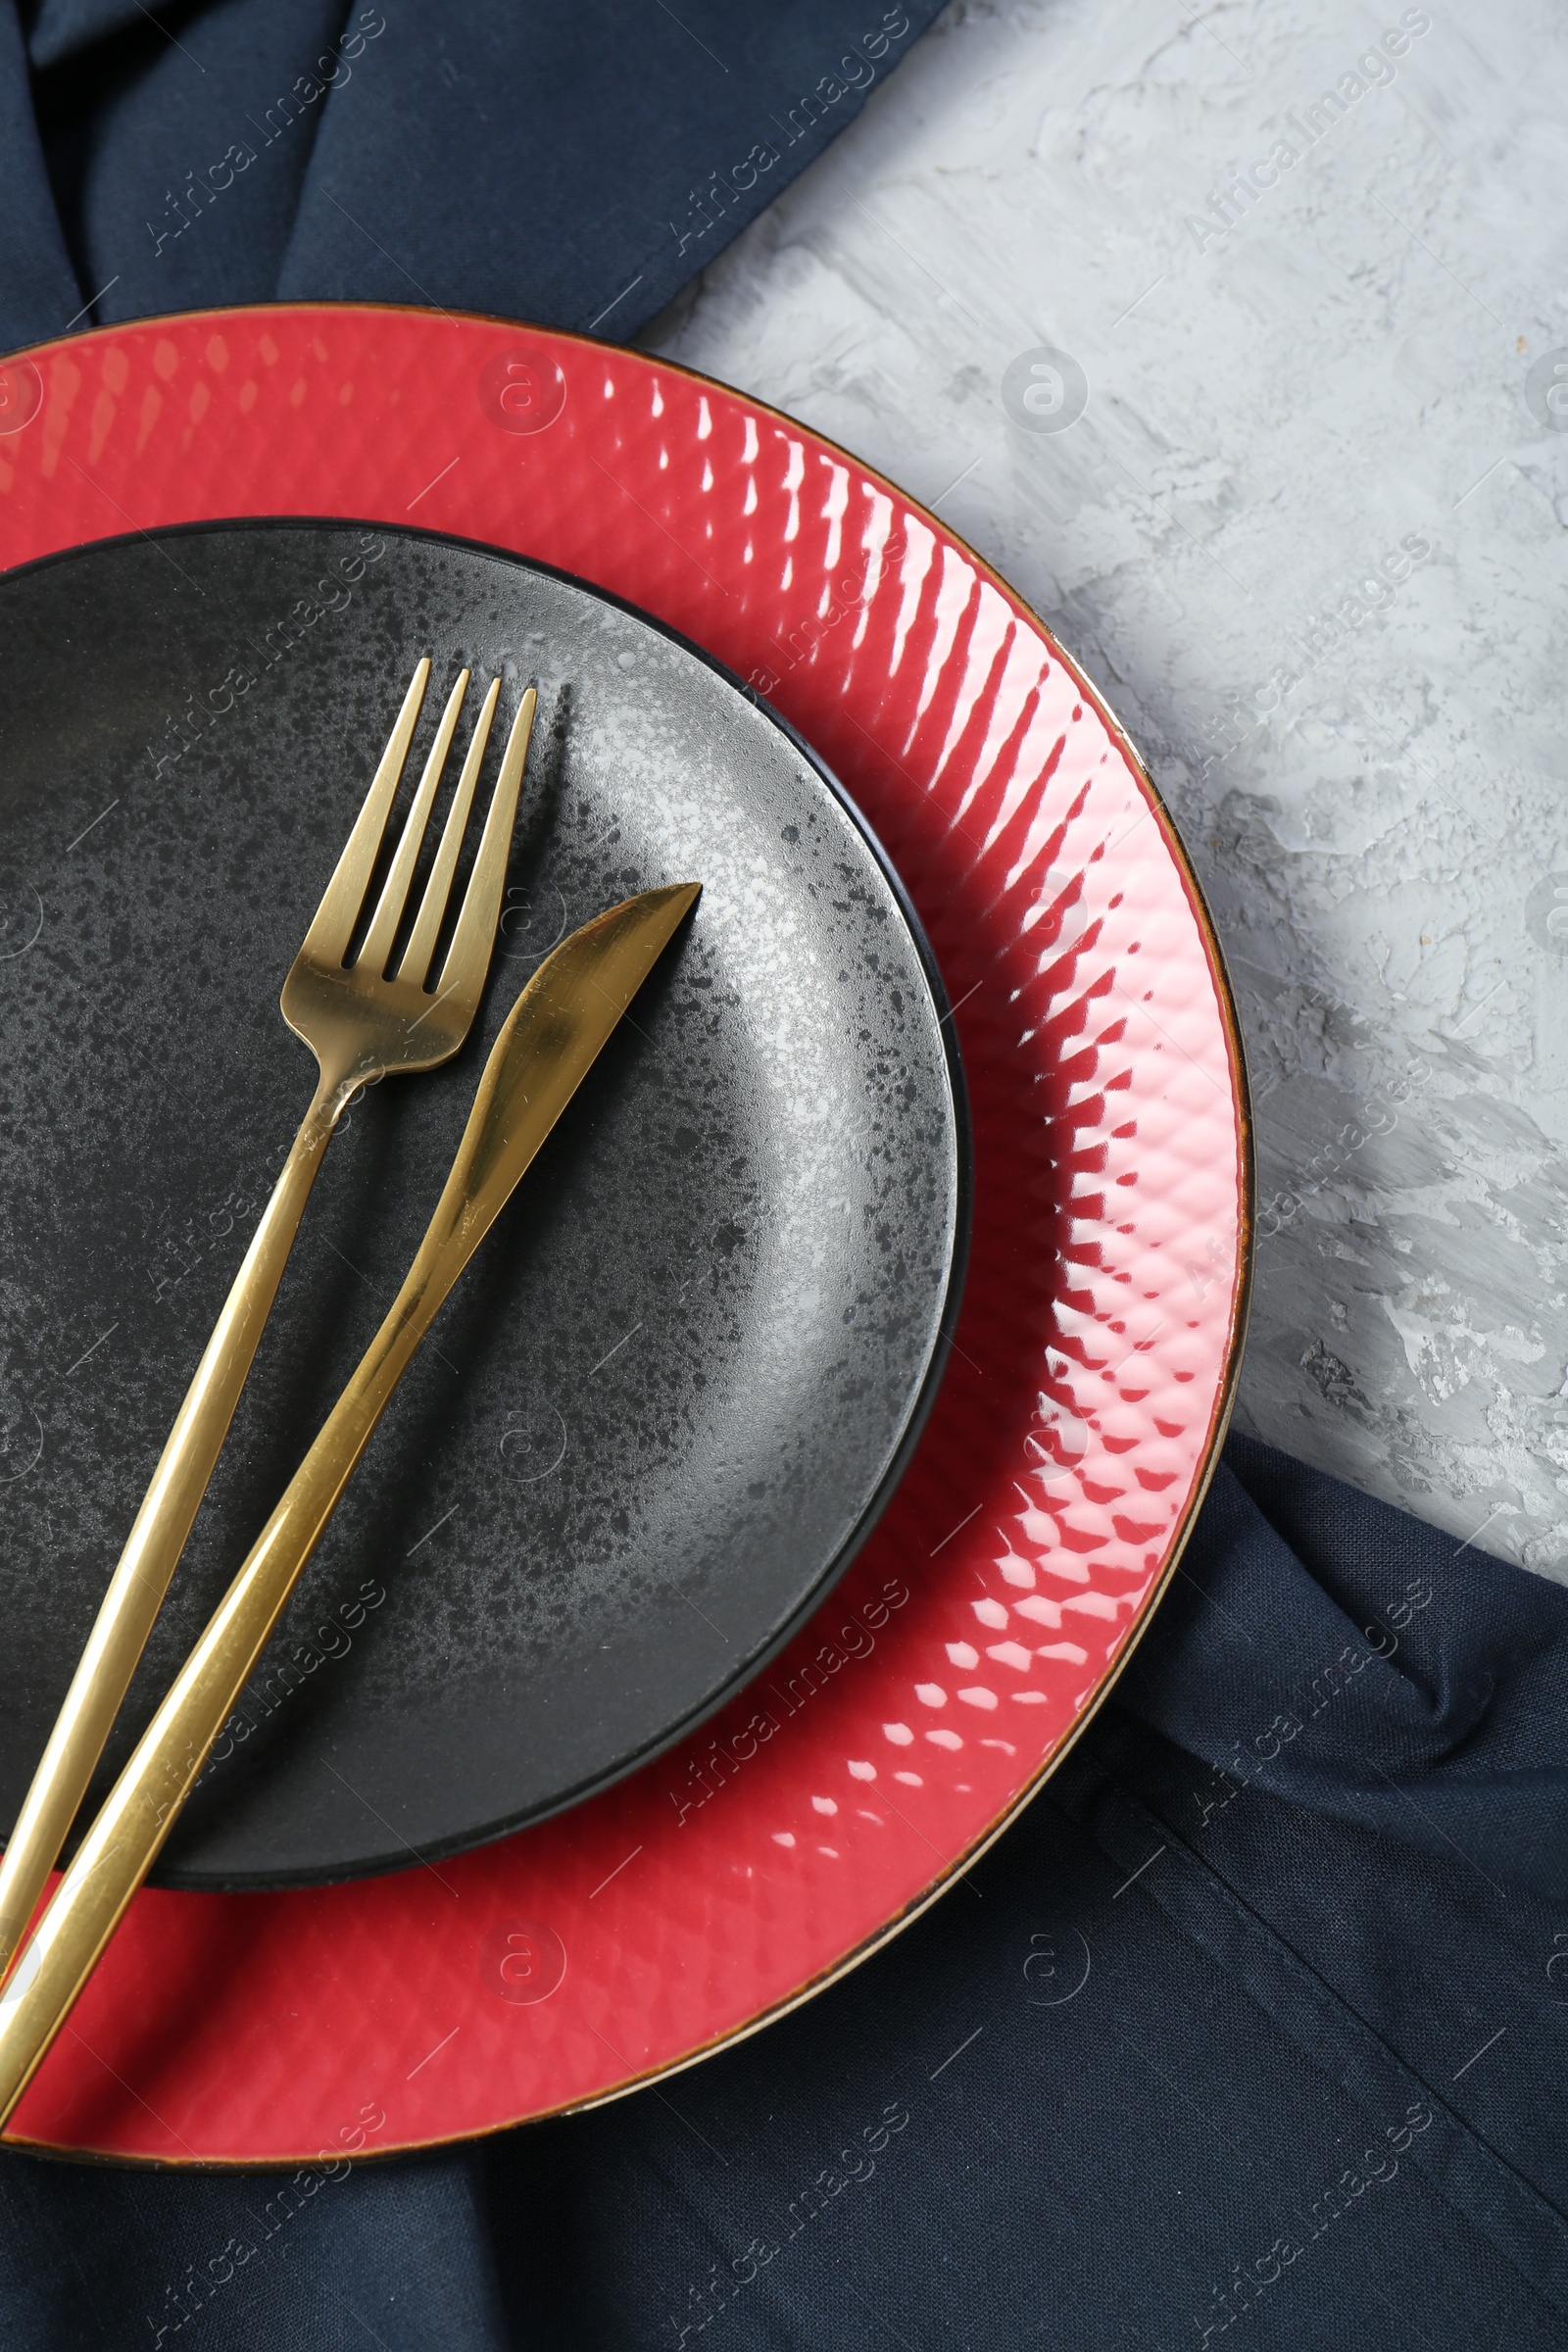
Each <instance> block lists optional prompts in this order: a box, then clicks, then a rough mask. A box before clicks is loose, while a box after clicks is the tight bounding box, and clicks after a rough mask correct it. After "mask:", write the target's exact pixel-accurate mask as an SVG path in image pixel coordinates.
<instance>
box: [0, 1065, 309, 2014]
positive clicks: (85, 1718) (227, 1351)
mask: <svg viewBox="0 0 1568 2352" xmlns="http://www.w3.org/2000/svg"><path fill="white" fill-rule="evenodd" d="M342 1097H343V1089H342V1087H341V1086H332V1087H328V1085H327V1084H326V1083H325V1082H324V1081H323V1083H322V1084H321V1085H320V1086H319V1087H318V1089H317V1093H316V1099H315V1101H314V1102H313V1103H312V1104H311V1107H310V1109H309V1110H308V1111H307V1112H306V1114H305V1118H304V1121H303V1122H302V1124H301V1127H300V1131H299V1133H298V1134H297V1135H296V1137H295V1138H294V1142H293V1145H292V1147H291V1149H290V1152H289V1154H288V1157H287V1159H286V1160H285V1161H284V1163H283V1168H282V1172H281V1174H280V1175H279V1177H278V1179H277V1182H276V1184H275V1185H274V1186H273V1188H272V1196H271V1199H270V1201H268V1203H267V1206H266V1208H265V1209H264V1210H263V1212H262V1219H261V1223H260V1224H259V1225H258V1226H257V1228H256V1231H255V1233H254V1234H253V1235H252V1237H251V1245H250V1248H249V1249H248V1250H246V1252H245V1258H244V1262H243V1264H242V1265H241V1267H240V1270H239V1272H238V1274H236V1276H235V1277H234V1282H233V1287H232V1288H231V1290H230V1291H229V1294H228V1297H227V1298H226V1299H225V1300H224V1301H223V1309H222V1312H221V1315H220V1316H219V1318H218V1321H217V1323H216V1324H215V1325H214V1327H213V1335H212V1337H211V1339H210V1340H209V1341H208V1343H207V1346H206V1348H205V1349H204V1351H203V1354H202V1360H201V1362H200V1363H199V1364H198V1366H197V1367H196V1375H195V1378H194V1379H193V1380H192V1382H191V1384H190V1387H189V1388H188V1389H187V1390H186V1392H185V1399H184V1402H183V1403H182V1404H181V1406H180V1408H179V1412H178V1414H177V1416H176V1417H175V1421H174V1426H173V1428H172V1430H171V1431H170V1433H169V1439H168V1443H167V1444H166V1445H165V1446H164V1450H163V1452H162V1454H161V1455H160V1456H159V1460H158V1467H157V1469H156V1470H155V1471H154V1473H153V1478H152V1484H151V1485H150V1486H149V1488H148V1489H147V1492H146V1494H145V1495H143V1497H142V1502H141V1508H140V1509H139V1510H138V1512H137V1513H136V1520H135V1524H134V1526H133V1527H132V1528H131V1531H130V1534H129V1537H128V1538H127V1539H126V1543H125V1548H124V1550H123V1552H122V1553H121V1555H120V1559H119V1563H118V1565H117V1566H116V1569H115V1573H114V1575H113V1576H112V1577H111V1578H110V1580H109V1589H108V1591H107V1592H106V1593H105V1594H104V1597H103V1599H102V1601H101V1602H100V1603H99V1608H98V1614H97V1617H96V1618H95V1619H94V1621H93V1628H92V1632H91V1633H90V1634H89V1635H88V1637H87V1646H86V1648H85V1649H84V1650H83V1651H82V1654H81V1659H80V1662H79V1663H78V1665H77V1667H76V1671H75V1673H74V1674H73V1677H72V1681H71V1688H70V1690H69V1691H67V1693H66V1697H65V1703H64V1705H63V1706H62V1707H61V1710H60V1713H59V1715H58V1716H57V1717H56V1719H55V1725H54V1729H53V1731H52V1732H51V1733H50V1735H49V1743H48V1745H47V1746H46V1747H45V1749H44V1751H43V1755H42V1758H41V1759H40V1761H39V1764H38V1768H37V1771H36V1772H35V1773H34V1774H33V1776H32V1785H31V1787H30V1788H29V1789H28V1790H27V1794H26V1797H25V1800H24V1803H23V1807H22V1810H21V1812H20V1813H19V1814H18V1816H17V1822H16V1827H15V1828H14V1829H13V1831H12V1833H11V1836H10V1838H9V1840H8V1841H7V1845H6V1852H5V1860H4V1863H3V1864H0V1978H3V1977H4V1975H5V1971H6V1969H7V1967H8V1965H9V1963H10V1961H11V1958H12V1955H13V1953H14V1952H15V1951H16V1949H17V1946H18V1945H19V1944H20V1943H21V1941H22V1938H23V1936H25V1934H26V1930H27V1922H28V1920H29V1919H30V1918H31V1917H32V1914H33V1910H34V1907H35V1905H36V1904H37V1900H38V1897H39V1895H40V1894H41V1893H42V1892H43V1889H44V1885H45V1882H46V1881H47V1879H48V1876H49V1873H50V1871H51V1870H53V1868H54V1866H55V1862H56V1860H57V1858H58V1856H59V1853H60V1849H61V1847H62V1845H63V1844H64V1843H65V1841H66V1838H67V1836H68V1835H69V1833H70V1829H71V1825H72V1823H73V1821H74V1819H75V1817H76V1813H77V1810H78V1808H79V1806H80V1804H81V1801H82V1798H83V1797H84V1796H85V1795H86V1793H87V1785H88V1783H89V1781H90V1780H91V1779H92V1776H93V1772H94V1770H95V1768H96V1766H97V1763H98V1759H99V1757H100V1756H101V1755H102V1753H103V1749H104V1742H105V1740H107V1739H108V1737H109V1733H110V1729H111V1727H112V1725H113V1723H114V1720H115V1717H116V1716H117V1715H118V1714H119V1712H120V1708H121V1704H122V1702H123V1698H124V1695H125V1692H126V1691H128V1690H129V1688H130V1681H131V1677H132V1675H133V1674H134V1673H135V1671H136V1662H137V1660H138V1659H139V1658H140V1656H141V1653H142V1651H143V1649H144V1648H145V1647H146V1645H147V1637H148V1635H149V1634H150V1633H151V1631H152V1627H153V1620H154V1619H155V1618H156V1617H157V1615H158V1612H159V1609H160V1608H161V1607H162V1606H163V1600H164V1595H165V1593H167V1592H168V1590H169V1583H170V1579H171V1577H172V1575H173V1573H174V1569H175V1566H176V1565H177V1563H178V1560H179V1555H180V1553H181V1552H182V1551H183V1550H184V1548H185V1539H186V1538H187V1536H188V1535H189V1534H190V1531H191V1526H192V1523H193V1522H194V1520H195V1517H196V1513H197V1511H198V1510H199V1509H200V1507H201V1500H202V1496H203V1495H205V1493H206V1492H207V1485H208V1481H209V1480H210V1479H211V1477H212V1475H213V1470H214V1466H215V1465H216V1463H217V1460H218V1457H219V1454H220V1453H221V1450H222V1446H223V1440H224V1438H225V1437H226V1436H227V1435H228V1425H229V1423H230V1422H231V1421H232V1420H233V1418H234V1409H235V1407H236V1405H237V1404H238V1403H239V1398H240V1392H241V1390H242V1389H243V1388H244V1386H245V1379H246V1375H247V1374H248V1372H249V1371H250V1368H251V1364H252V1362H253V1361H254V1359H255V1355H256V1349H257V1346H258V1344H259V1342H260V1340H261V1336H262V1331H263V1328H264V1327H265V1325H266V1322H267V1318H268V1316H269V1314H270V1312H271V1307H272V1300H273V1299H274V1298H275V1297H276V1295H277V1286H278V1283H279V1282H280V1281H281V1280H282V1275H283V1268H284V1266H285V1265H286V1264H287V1263H288V1254H289V1251H290V1250H291V1249H292V1248H293V1245H294V1236H295V1234H296V1233H297V1232H298V1230H299V1223H300V1219H301V1217H302V1216H303V1215H304V1213H305V1203H306V1201H308V1200H309V1198H310V1192H311V1187H312V1185H313V1184H314V1183H315V1181H316V1172H317V1170H318V1168H319V1166H320V1164H321V1158H322V1154H323V1152H325V1149H326V1145H327V1142H328V1140H329V1138H330V1136H331V1134H332V1129H333V1124H334V1121H335V1119H336V1116H337V1113H338V1111H339V1110H340V1108H341V1107H342Z"/></svg>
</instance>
